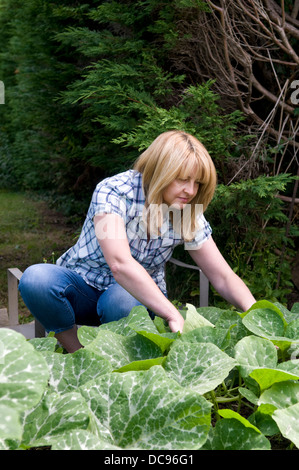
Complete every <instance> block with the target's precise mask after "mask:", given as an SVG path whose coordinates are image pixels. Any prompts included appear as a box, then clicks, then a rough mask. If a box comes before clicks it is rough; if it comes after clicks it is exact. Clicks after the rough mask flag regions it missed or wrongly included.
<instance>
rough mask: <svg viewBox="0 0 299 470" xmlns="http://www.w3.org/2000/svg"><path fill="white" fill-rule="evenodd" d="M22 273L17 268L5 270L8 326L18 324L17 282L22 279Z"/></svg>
mask: <svg viewBox="0 0 299 470" xmlns="http://www.w3.org/2000/svg"><path fill="white" fill-rule="evenodd" d="M22 274H23V273H22V271H20V270H19V269H18V268H9V269H8V270H7V283H8V310H7V313H8V322H9V326H16V325H18V324H19V305H18V282H19V280H20V279H21V277H22Z"/></svg>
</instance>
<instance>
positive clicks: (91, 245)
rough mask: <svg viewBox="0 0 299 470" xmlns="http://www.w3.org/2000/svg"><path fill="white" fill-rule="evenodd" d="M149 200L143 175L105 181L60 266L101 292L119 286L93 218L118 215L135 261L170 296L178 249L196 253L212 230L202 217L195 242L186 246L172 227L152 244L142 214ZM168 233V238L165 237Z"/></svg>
mask: <svg viewBox="0 0 299 470" xmlns="http://www.w3.org/2000/svg"><path fill="white" fill-rule="evenodd" d="M144 204H145V197H144V193H143V188H142V175H141V174H140V173H138V172H136V171H134V170H128V171H125V172H123V173H120V174H118V175H115V176H112V177H109V178H106V179H104V180H103V181H101V182H100V183H99V184H98V185H97V186H96V189H95V191H94V193H93V196H92V199H91V203H90V206H89V210H88V213H87V216H86V219H85V222H84V225H83V228H82V231H81V234H80V237H79V239H78V241H77V243H76V244H75V245H74V246H73V247H71V248H70V249H69V250H68V251H67V252H66V253H64V254H63V255H62V256H61V257H60V258H59V259H58V260H57V264H58V265H60V266H64V267H66V268H69V269H72V270H75V271H76V272H77V273H78V274H80V275H81V276H82V277H83V279H84V280H85V282H86V283H87V284H89V285H91V286H93V287H95V288H96V289H98V290H105V289H107V288H108V287H109V286H110V285H111V284H114V283H115V280H114V278H113V275H112V273H111V271H110V268H109V266H108V264H107V263H106V260H105V258H104V256H103V253H102V250H101V247H100V245H99V242H98V240H97V237H96V234H95V228H94V222H93V218H94V216H95V215H97V214H101V213H107V214H117V215H119V216H121V217H122V219H123V220H124V222H125V226H126V233H127V238H128V241H129V245H130V250H131V254H132V256H133V258H135V260H136V261H138V262H139V263H140V264H141V265H142V266H143V267H144V268H145V269H146V271H147V272H148V273H149V275H150V276H151V277H152V278H153V280H154V281H155V282H156V284H157V285H158V286H159V288H160V289H161V290H162V292H164V293H166V284H165V279H164V271H165V263H166V262H167V261H168V260H169V258H170V257H171V256H172V252H173V250H174V248H175V246H177V245H179V244H183V243H185V248H186V249H187V250H188V249H196V248H198V247H199V246H200V245H201V244H202V243H204V242H205V241H206V240H207V239H208V238H209V237H210V235H211V233H212V229H211V227H210V225H209V223H208V222H207V221H206V219H205V218H204V216H203V215H201V227H202V228H201V229H200V230H199V231H198V232H197V233H196V236H195V238H194V240H192V241H191V242H184V240H182V238H180V236H178V234H176V233H175V232H174V230H173V229H172V226H171V223H169V224H168V227H167V230H164V232H163V231H162V233H161V236H156V237H154V238H152V237H151V239H150V240H149V241H148V239H147V230H146V226H145V224H144V222H143V217H142V211H143V208H144ZM163 233H164V234H163Z"/></svg>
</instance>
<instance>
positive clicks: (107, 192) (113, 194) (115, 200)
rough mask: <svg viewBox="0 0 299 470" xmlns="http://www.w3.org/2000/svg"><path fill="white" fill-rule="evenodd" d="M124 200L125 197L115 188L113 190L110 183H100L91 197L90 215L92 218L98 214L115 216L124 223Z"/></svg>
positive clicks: (125, 206)
mask: <svg viewBox="0 0 299 470" xmlns="http://www.w3.org/2000/svg"><path fill="white" fill-rule="evenodd" d="M126 200H127V198H126V196H125V195H123V194H120V193H119V191H118V190H117V187H116V188H113V187H112V185H111V183H110V184H105V183H104V184H103V183H100V184H99V185H98V186H97V187H96V189H95V191H94V193H93V195H92V200H91V207H90V215H91V217H92V218H93V217H94V216H95V215H98V214H116V215H119V216H120V217H122V219H123V220H124V221H126V213H127V204H126Z"/></svg>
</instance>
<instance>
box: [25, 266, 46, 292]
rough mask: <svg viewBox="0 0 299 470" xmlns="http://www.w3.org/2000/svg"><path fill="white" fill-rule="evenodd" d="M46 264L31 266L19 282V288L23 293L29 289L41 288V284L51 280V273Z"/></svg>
mask: <svg viewBox="0 0 299 470" xmlns="http://www.w3.org/2000/svg"><path fill="white" fill-rule="evenodd" d="M47 271H48V270H47V268H46V265H45V264H34V265H32V266H29V267H28V268H27V269H26V270H25V271H24V273H23V274H22V277H21V279H20V282H19V290H20V292H21V294H22V295H23V294H25V293H27V292H28V291H32V290H37V289H38V290H39V289H40V287H41V285H44V284H45V283H46V284H48V282H49V275H48V272H47Z"/></svg>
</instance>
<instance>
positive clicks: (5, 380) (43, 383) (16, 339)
mask: <svg viewBox="0 0 299 470" xmlns="http://www.w3.org/2000/svg"><path fill="white" fill-rule="evenodd" d="M48 378H49V370H48V366H47V363H46V361H45V359H44V358H43V357H42V355H41V354H40V353H39V352H37V351H36V350H35V349H34V347H33V346H32V345H31V344H29V343H28V342H27V341H26V338H25V337H24V336H23V335H21V334H20V333H17V332H15V331H13V330H11V329H7V328H1V329H0V403H1V405H6V406H8V407H13V408H14V409H16V410H18V411H23V410H28V409H30V408H31V407H32V406H34V405H36V404H37V403H38V402H39V400H40V399H41V397H42V395H43V393H44V391H45V389H46V387H47V383H48Z"/></svg>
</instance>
